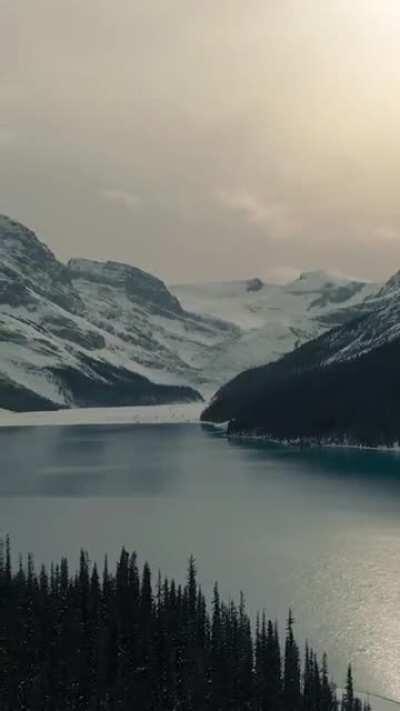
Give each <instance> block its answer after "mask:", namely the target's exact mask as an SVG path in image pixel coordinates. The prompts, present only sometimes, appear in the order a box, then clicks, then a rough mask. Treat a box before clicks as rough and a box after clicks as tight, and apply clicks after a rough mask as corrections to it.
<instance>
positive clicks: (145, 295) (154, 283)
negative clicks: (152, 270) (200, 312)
mask: <svg viewBox="0 0 400 711" xmlns="http://www.w3.org/2000/svg"><path fill="white" fill-rule="evenodd" d="M67 269H68V271H69V273H70V275H71V278H72V279H76V280H81V281H85V282H93V283H94V284H103V285H104V286H110V287H113V288H118V289H121V290H123V291H124V292H125V293H126V294H127V295H128V297H129V298H130V300H132V301H139V302H143V303H144V302H145V303H147V304H148V305H149V306H151V307H152V308H153V309H154V308H156V309H161V310H163V311H172V312H174V313H181V312H182V307H181V305H180V303H179V301H178V299H177V298H176V297H175V296H173V295H172V294H171V293H170V291H169V290H168V289H167V287H166V286H165V284H164V282H163V281H161V279H158V278H157V277H155V276H153V275H152V274H148V273H147V272H145V271H143V270H142V269H139V268H138V267H134V266H132V265H131V264H124V263H123V262H113V261H106V262H99V261H95V260H91V259H70V261H69V262H68V265H67Z"/></svg>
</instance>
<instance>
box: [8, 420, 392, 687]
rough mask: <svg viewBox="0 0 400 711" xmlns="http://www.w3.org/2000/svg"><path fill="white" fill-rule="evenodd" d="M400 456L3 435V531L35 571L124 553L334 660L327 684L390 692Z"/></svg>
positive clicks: (69, 432) (182, 435)
mask: <svg viewBox="0 0 400 711" xmlns="http://www.w3.org/2000/svg"><path fill="white" fill-rule="evenodd" d="M399 509H400V456H399V455H397V454H388V453H373V452H362V451H351V450H308V451H306V450H303V451H297V450H290V449H284V448H271V447H268V446H266V445H263V444H260V443H247V444H245V443H238V442H230V441H228V440H226V439H225V438H224V437H222V436H220V435H218V434H216V433H215V432H214V433H213V432H210V431H207V430H205V429H201V428H200V427H199V426H196V425H160V426H138V425H136V426H129V425H124V426H120V425H113V426H108V425H107V426H99V425H97V426H82V427H48V428H46V427H37V428H15V429H7V430H2V431H0V530H1V533H2V534H5V533H7V532H8V533H10V535H11V538H12V544H13V550H14V553H15V554H16V553H18V552H22V553H26V552H28V551H32V552H33V553H34V554H35V558H36V562H37V564H39V563H40V562H42V561H45V562H49V561H50V560H53V559H58V558H59V557H60V556H62V555H68V557H69V558H70V559H71V562H72V564H73V565H74V564H75V563H77V561H78V554H79V549H80V547H81V546H82V547H84V548H87V549H88V551H89V553H90V556H91V558H92V559H96V560H98V561H99V562H101V561H102V559H103V556H104V554H105V553H108V554H109V556H110V558H111V560H114V558H115V557H116V556H117V555H118V553H119V550H120V548H121V546H122V545H125V546H126V547H127V548H128V549H131V550H137V552H138V554H139V556H140V559H141V560H142V561H143V560H144V559H147V560H149V562H150V563H151V565H152V567H153V569H154V570H156V569H157V568H158V567H159V568H161V569H162V571H163V572H164V573H165V574H166V575H168V576H176V577H177V578H178V579H182V578H183V577H184V575H185V567H186V560H187V558H188V556H189V554H190V553H193V554H194V555H195V556H196V558H197V561H198V566H199V577H200V581H201V583H202V585H203V587H204V588H205V589H206V590H210V589H211V586H212V584H213V582H214V580H215V579H218V581H219V583H220V588H221V592H222V593H223V595H225V596H227V597H229V596H233V597H238V595H239V591H240V590H244V592H245V594H246V598H247V603H248V606H249V609H250V611H251V612H252V613H253V614H254V613H255V611H256V610H261V609H265V610H266V612H267V614H268V615H269V616H272V617H277V618H278V619H279V621H280V624H281V625H283V624H284V620H285V617H286V614H287V610H288V607H289V606H291V607H292V608H293V610H294V613H295V617H296V619H297V623H296V628H297V634H298V636H299V638H305V637H307V638H308V639H309V641H310V642H311V643H312V644H313V646H315V647H316V648H317V649H318V650H319V651H320V652H322V651H324V650H326V651H327V652H328V656H329V660H330V667H331V670H332V672H333V675H334V676H335V678H336V680H337V682H338V683H339V684H340V683H341V682H342V681H343V678H344V673H345V667H346V664H347V662H348V661H351V662H352V663H353V666H354V673H355V676H356V682H357V686H358V688H361V689H366V690H369V691H371V692H375V693H380V694H383V695H387V696H390V697H392V698H400V672H399V670H398V650H399V648H400V613H399V600H400V579H399V573H398V571H399V561H400V516H399Z"/></svg>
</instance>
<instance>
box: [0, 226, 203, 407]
mask: <svg viewBox="0 0 400 711" xmlns="http://www.w3.org/2000/svg"><path fill="white" fill-rule="evenodd" d="M0 256H1V262H0V403H1V406H2V407H5V408H6V409H16V410H27V409H52V408H59V407H70V406H84V405H86V406H88V405H111V404H113V405H128V404H129V405H133V404H150V403H158V402H160V403H161V402H162V403H165V402H173V401H177V402H179V401H191V400H196V399H201V398H200V395H199V393H198V392H197V391H196V390H195V389H193V388H191V387H189V386H187V385H184V384H183V383H180V382H179V378H176V380H175V382H173V378H171V382H167V378H165V379H164V380H161V382H160V383H157V384H156V383H154V382H152V381H151V380H150V378H149V377H148V376H151V375H152V371H151V370H150V369H148V368H146V367H144V366H143V365H142V364H141V363H140V361H139V360H138V361H135V360H134V359H129V357H127V355H126V353H125V351H124V348H123V342H122V341H121V339H119V338H118V337H114V336H113V335H112V334H110V333H108V332H106V331H103V330H102V329H101V328H99V327H98V326H97V325H96V324H95V323H91V322H90V321H89V320H88V319H87V318H85V315H86V312H87V308H86V305H85V304H84V303H83V301H82V299H81V296H80V294H79V292H78V290H77V289H76V287H75V286H74V283H73V275H74V273H73V270H71V268H70V267H66V266H64V265H62V264H60V263H59V262H58V261H57V260H56V258H55V257H54V255H53V254H52V253H51V252H50V251H49V250H48V249H47V247H45V245H43V244H42V243H41V242H40V241H39V240H38V239H37V237H36V236H35V235H34V234H33V233H32V232H31V231H29V230H27V229H26V228H24V227H23V226H22V225H20V224H18V223H15V222H13V221H12V220H9V219H8V218H4V217H2V218H1V219H0ZM145 277H146V275H144V273H143V275H142V291H143V290H145V288H146V284H145V282H146V278H145ZM148 285H149V290H150V291H151V290H152V287H153V292H154V281H153V277H150V275H149V279H148ZM159 288H160V290H162V288H161V287H159ZM164 289H165V287H164ZM170 298H171V303H174V304H175V299H174V297H172V296H171V297H170ZM175 307H176V308H177V309H178V310H179V305H178V306H176V305H175ZM98 309H99V305H98V306H97V313H98Z"/></svg>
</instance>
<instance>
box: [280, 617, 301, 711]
mask: <svg viewBox="0 0 400 711" xmlns="http://www.w3.org/2000/svg"><path fill="white" fill-rule="evenodd" d="M293 624H294V618H293V615H292V611H291V610H289V617H288V621H287V634H286V641H285V666H284V677H283V698H284V703H285V706H286V708H287V709H291V711H298V710H299V709H300V706H301V691H300V655H299V650H298V647H297V644H296V642H295V639H294V634H293Z"/></svg>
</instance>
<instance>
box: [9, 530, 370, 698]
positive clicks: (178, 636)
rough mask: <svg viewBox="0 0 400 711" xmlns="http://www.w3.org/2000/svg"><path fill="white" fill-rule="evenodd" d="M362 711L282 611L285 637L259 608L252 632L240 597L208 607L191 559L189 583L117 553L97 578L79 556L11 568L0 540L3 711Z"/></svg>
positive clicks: (217, 598) (94, 568)
mask: <svg viewBox="0 0 400 711" xmlns="http://www.w3.org/2000/svg"><path fill="white" fill-rule="evenodd" d="M100 709H101V710H104V711H111V710H112V711H114V710H115V711H116V710H117V709H118V711H120V710H121V711H125V710H126V711H127V710H128V709H129V710H130V711H133V710H137V711H147V710H148V711H161V710H162V711H178V710H180V711H197V710H199V711H200V710H204V711H206V710H215V711H217V710H218V711H225V710H228V709H229V710H230V711H234V710H235V711H236V710H237V711H242V710H244V709H250V710H252V711H253V710H254V711H368V708H367V707H364V708H363V706H362V704H361V702H360V701H359V700H358V699H356V698H355V697H354V693H353V682H352V676H351V669H350V668H349V673H348V679H347V687H346V693H345V695H344V698H343V700H342V702H341V703H340V705H339V704H338V702H337V700H336V693H335V689H334V686H333V685H332V684H331V682H330V680H329V676H328V668H327V662H326V657H323V659H322V663H321V664H320V663H319V662H318V659H317V657H316V655H315V653H314V652H313V651H312V650H311V649H309V648H308V647H307V648H306V651H305V655H304V661H303V663H301V661H300V653H299V648H298V646H297V643H296V641H295V638H294V634H293V617H292V615H291V613H290V614H289V618H288V622H287V629H286V637H285V640H284V644H283V646H281V644H280V640H279V635H278V629H277V626H276V624H273V623H272V622H271V621H270V620H266V618H265V616H264V615H263V616H262V617H261V618H259V619H258V620H257V624H256V630H255V633H252V630H251V625H250V620H249V617H248V615H247V613H246V610H245V603H244V599H243V596H241V599H240V603H239V605H235V604H234V603H233V602H229V603H226V602H224V601H222V600H221V598H220V595H219V592H218V587H217V585H216V586H215V588H214V593H213V599H212V605H211V608H209V606H208V605H207V603H206V599H205V597H204V595H203V593H202V591H201V589H200V587H199V585H198V583H197V579H196V566H195V562H194V559H193V558H191V559H190V561H189V566H188V571H187V579H186V583H185V584H184V585H183V586H181V585H177V584H176V583H175V582H174V581H173V580H168V579H167V578H163V579H162V578H161V576H158V579H157V580H156V582H155V585H154V589H153V583H152V577H151V571H150V568H149V566H148V565H147V564H145V565H144V566H143V569H142V570H141V571H140V570H139V568H138V564H137V559H136V555H135V554H128V552H127V551H126V550H125V549H123V550H122V551H121V555H120V558H119V561H118V563H117V565H116V569H115V571H114V572H110V571H109V569H108V565H107V560H106V561H105V564H104V568H103V570H102V571H101V574H100V573H99V571H98V568H97V566H96V564H93V565H91V564H90V562H89V560H88V556H87V554H86V553H85V552H82V553H81V556H80V564H79V569H78V571H77V572H76V573H74V574H72V573H71V572H70V570H69V567H68V562H67V560H66V559H65V558H64V559H62V560H61V562H60V564H58V565H52V566H51V568H50V570H47V569H46V568H45V567H41V569H40V570H39V571H38V572H36V571H35V567H34V561H33V558H32V556H29V557H28V559H27V561H26V562H25V563H23V562H22V560H20V562H19V566H18V568H17V569H16V570H15V571H14V570H13V567H12V562H11V553H10V544H9V541H8V539H7V540H6V541H5V542H4V543H3V544H2V545H1V547H0V711H22V710H24V711H78V710H79V711H92V710H93V711H95V710H96V711H97V710H100Z"/></svg>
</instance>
